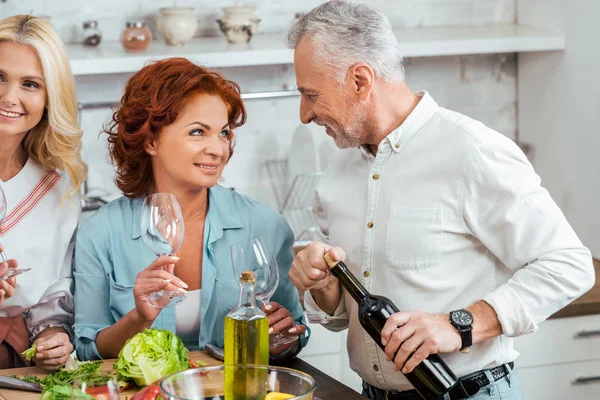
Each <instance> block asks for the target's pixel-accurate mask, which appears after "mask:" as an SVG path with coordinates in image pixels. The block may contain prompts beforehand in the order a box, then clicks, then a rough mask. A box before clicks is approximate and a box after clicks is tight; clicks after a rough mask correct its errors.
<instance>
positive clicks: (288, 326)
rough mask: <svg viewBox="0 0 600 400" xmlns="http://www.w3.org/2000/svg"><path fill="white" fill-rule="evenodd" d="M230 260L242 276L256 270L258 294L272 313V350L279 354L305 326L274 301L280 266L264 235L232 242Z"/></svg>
mask: <svg viewBox="0 0 600 400" xmlns="http://www.w3.org/2000/svg"><path fill="white" fill-rule="evenodd" d="M230 253H231V263H232V265H233V271H234V274H235V276H236V277H237V278H238V279H239V277H240V276H241V275H242V271H253V272H254V276H255V277H256V286H255V290H256V298H257V299H258V300H260V302H261V303H262V309H263V310H264V312H265V314H267V316H268V317H269V353H270V354H272V355H278V354H280V353H282V352H283V351H285V350H287V349H289V348H290V347H292V346H293V345H294V343H295V342H296V341H297V340H298V338H299V336H300V335H302V334H304V331H305V330H306V327H305V326H303V325H296V324H295V322H294V318H293V317H292V315H291V313H290V312H289V310H287V309H286V308H285V307H283V306H282V305H280V304H278V303H275V302H271V296H273V294H274V293H275V291H276V290H277V286H278V285H279V266H278V265H277V260H276V258H275V256H274V255H273V253H272V252H271V250H270V249H269V246H268V245H267V243H266V241H265V239H264V238H263V237H262V236H261V237H258V238H255V239H251V240H247V241H244V242H242V243H240V244H236V245H233V246H231V249H230Z"/></svg>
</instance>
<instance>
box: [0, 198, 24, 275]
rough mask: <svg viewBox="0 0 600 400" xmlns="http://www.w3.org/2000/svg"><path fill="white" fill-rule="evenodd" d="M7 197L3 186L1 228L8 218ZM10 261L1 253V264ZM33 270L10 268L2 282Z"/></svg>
mask: <svg viewBox="0 0 600 400" xmlns="http://www.w3.org/2000/svg"><path fill="white" fill-rule="evenodd" d="M6 207H7V204H6V196H5V195H4V191H3V190H2V186H0V227H1V226H2V222H4V218H5V217H6ZM6 261H8V257H7V256H6V253H5V252H3V251H0V263H3V262H6ZM30 270H31V268H9V269H7V270H6V272H5V273H4V274H2V275H0V280H3V281H4V280H7V279H8V278H10V277H11V276H15V275H19V274H22V273H23V272H27V271H30Z"/></svg>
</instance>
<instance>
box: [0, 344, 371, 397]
mask: <svg viewBox="0 0 600 400" xmlns="http://www.w3.org/2000/svg"><path fill="white" fill-rule="evenodd" d="M190 359H192V360H199V361H202V362H203V363H204V364H206V365H207V366H213V365H222V364H223V363H222V362H221V361H219V360H217V359H215V358H213V357H212V356H211V355H209V354H208V353H206V352H204V351H193V352H190ZM114 362H115V360H114V359H113V360H104V362H103V363H102V365H101V367H100V371H103V372H108V371H112V367H113V364H114ZM281 365H282V366H284V367H288V368H292V369H296V370H298V371H302V372H305V373H307V374H309V375H310V376H312V377H313V378H314V379H315V381H317V390H316V392H315V399H317V398H319V399H321V400H337V399H344V400H368V399H367V398H366V397H364V396H362V395H361V394H360V393H357V392H355V391H354V390H352V389H351V388H349V387H348V386H346V385H344V384H343V383H341V382H339V381H337V380H335V379H334V378H332V377H330V376H329V375H327V374H325V373H323V372H321V371H319V370H318V369H317V368H315V367H313V366H312V365H310V364H308V363H307V362H305V361H302V360H301V359H299V358H295V359H293V360H286V361H283V362H282V363H281ZM0 375H5V376H12V375H17V376H18V377H23V376H25V375H35V376H38V377H40V378H42V377H44V376H45V372H44V371H42V370H41V369H39V368H38V367H26V368H14V369H4V370H1V371H0ZM213 390H214V389H213ZM136 392H137V390H136V389H129V390H126V391H125V392H123V393H121V399H122V400H130V399H131V396H133V395H134V394H135V393H136ZM221 393H222V392H221ZM39 398H40V394H39V393H36V392H24V391H19V390H11V389H3V388H2V389H0V399H2V400H12V399H15V400H16V399H19V400H34V399H39ZM211 398H212V397H211Z"/></svg>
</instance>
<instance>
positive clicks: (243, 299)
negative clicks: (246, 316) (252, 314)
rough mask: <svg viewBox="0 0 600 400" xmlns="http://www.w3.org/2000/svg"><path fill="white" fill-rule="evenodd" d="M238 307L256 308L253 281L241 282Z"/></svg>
mask: <svg viewBox="0 0 600 400" xmlns="http://www.w3.org/2000/svg"><path fill="white" fill-rule="evenodd" d="M238 307H244V308H256V286H255V284H254V282H242V283H241V287H240V297H239V299H238Z"/></svg>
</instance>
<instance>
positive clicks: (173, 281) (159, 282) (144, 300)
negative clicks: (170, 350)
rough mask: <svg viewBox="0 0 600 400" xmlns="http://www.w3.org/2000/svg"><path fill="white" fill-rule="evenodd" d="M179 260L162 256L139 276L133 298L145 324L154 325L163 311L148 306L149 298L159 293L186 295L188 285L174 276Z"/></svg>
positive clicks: (174, 257)
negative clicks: (174, 269)
mask: <svg viewBox="0 0 600 400" xmlns="http://www.w3.org/2000/svg"><path fill="white" fill-rule="evenodd" d="M178 260H179V258H178V257H176V256H160V257H158V258H157V259H156V260H154V261H153V262H152V264H150V265H149V266H148V267H147V268H146V269H145V270H143V271H142V272H140V273H139V274H138V275H137V278H136V280H135V285H134V286H133V298H134V300H135V309H136V311H137V313H138V316H139V317H140V319H141V320H142V322H144V323H152V322H154V320H155V319H156V317H157V316H158V314H159V313H160V311H161V308H158V307H156V306H154V305H150V304H148V298H149V297H150V296H152V295H153V294H154V293H157V292H174V293H176V292H179V293H181V294H182V295H184V294H185V292H186V291H185V288H187V285H186V284H185V282H183V281H182V280H181V279H179V278H177V277H176V276H175V275H173V268H174V267H175V264H176V263H177V261H178Z"/></svg>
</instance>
